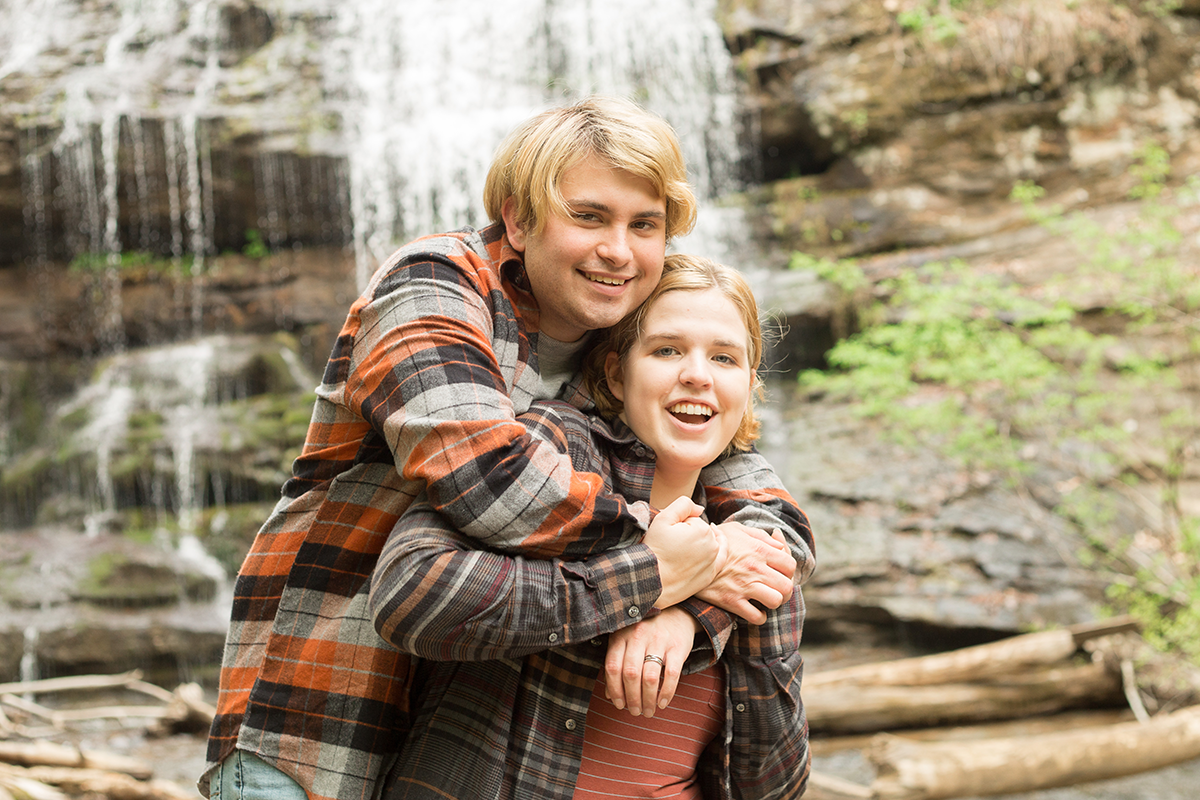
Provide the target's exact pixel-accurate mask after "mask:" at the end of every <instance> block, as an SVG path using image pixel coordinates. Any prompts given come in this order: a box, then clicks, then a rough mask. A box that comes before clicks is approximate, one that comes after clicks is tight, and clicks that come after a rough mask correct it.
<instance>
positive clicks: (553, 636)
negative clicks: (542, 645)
mask: <svg viewBox="0 0 1200 800" xmlns="http://www.w3.org/2000/svg"><path fill="white" fill-rule="evenodd" d="M546 638H547V639H549V640H550V644H554V643H555V642H557V641H558V634H557V633H552V634H550V635H549V636H547V637H546Z"/></svg>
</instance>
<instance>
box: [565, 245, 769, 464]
mask: <svg viewBox="0 0 1200 800" xmlns="http://www.w3.org/2000/svg"><path fill="white" fill-rule="evenodd" d="M706 289H717V290H718V291H720V292H721V294H723V295H725V296H726V297H727V298H729V300H730V302H732V303H733V305H734V306H735V307H736V308H737V310H738V313H739V314H740V316H741V318H742V322H743V323H744V324H745V326H746V334H747V339H748V341H747V343H746V348H747V350H746V355H747V357H748V363H749V365H750V374H751V376H752V380H753V384H752V386H751V389H752V391H751V393H750V402H749V403H748V404H747V405H746V413H745V414H744V415H743V416H742V422H741V424H740V425H739V426H738V429H737V432H736V433H735V434H734V436H733V440H732V441H731V442H730V443H729V447H727V448H726V450H725V452H726V453H730V452H733V451H735V450H742V451H744V450H749V449H750V446H751V445H752V444H753V443H754V442H755V440H757V439H758V436H759V432H760V430H761V428H762V423H761V422H760V421H759V419H758V412H757V410H756V409H755V402H754V401H755V397H756V396H757V397H759V398H761V397H762V395H763V388H762V381H761V380H760V379H759V377H758V368H759V366H760V364H761V363H762V357H763V331H762V322H761V320H760V319H759V317H758V302H757V301H756V300H755V299H754V291H753V290H752V289H751V288H750V284H749V283H747V282H746V279H745V278H744V277H743V276H742V274H741V273H740V272H738V271H737V270H735V269H734V268H733V267H727V266H725V265H724V264H718V263H717V262H715V261H712V260H710V259H707V258H701V257H699V256H691V255H683V254H679V253H673V254H671V255H669V256H667V258H666V262H665V264H664V265H663V274H662V279H661V280H659V282H658V285H657V286H655V287H654V291H652V292H651V293H650V296H649V297H647V298H646V300H645V302H644V303H642V304H641V305H640V306H638V307H637V308H636V309H635V310H633V311H631V312H630V313H629V314H626V315H625V317H624V318H622V319H621V321H620V322H618V323H617V324H615V325H613V326H612V327H611V328H609V329H608V330H606V331H602V332H600V334H599V338H598V339H597V341H596V343H595V344H594V345H593V346H592V348H591V350H589V351H588V354H587V357H586V358H585V359H584V363H583V380H584V385H585V386H586V387H587V390H588V392H590V393H591V395H592V399H593V401H595V403H596V408H597V409H598V410H599V411H600V413H601V414H603V415H604V416H608V417H615V416H617V415H618V414H620V413H621V411H622V410H623V409H624V404H623V403H622V402H621V401H620V400H618V399H617V398H616V397H615V396H614V395H613V393H612V390H611V389H609V386H608V379H607V377H606V375H605V363H606V362H607V360H608V354H609V353H616V354H617V358H618V359H620V363H621V364H622V367H623V365H624V364H625V359H626V358H627V357H628V355H629V352H630V351H631V350H632V349H633V346H634V345H635V344H637V341H638V339H639V338H640V337H641V335H642V324H643V322H644V321H645V319H646V315H647V314H648V313H650V309H651V308H653V307H654V304H655V303H656V302H657V301H658V299H659V298H661V297H662V296H663V295H665V294H666V293H667V292H702V291H704V290H706Z"/></svg>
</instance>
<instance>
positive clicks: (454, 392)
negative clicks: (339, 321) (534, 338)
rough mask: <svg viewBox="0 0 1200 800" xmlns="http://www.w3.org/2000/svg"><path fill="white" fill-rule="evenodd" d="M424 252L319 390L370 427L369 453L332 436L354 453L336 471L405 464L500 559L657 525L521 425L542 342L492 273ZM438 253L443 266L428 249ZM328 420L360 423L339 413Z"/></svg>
mask: <svg viewBox="0 0 1200 800" xmlns="http://www.w3.org/2000/svg"><path fill="white" fill-rule="evenodd" d="M495 246H496V245H495V243H493V247H495ZM417 247H418V250H417V251H415V252H411V253H410V255H409V256H408V257H406V256H405V255H404V252H403V251H402V252H401V253H400V254H398V255H397V256H395V257H394V258H395V261H394V263H393V265H392V266H391V267H389V268H386V269H384V270H383V271H382V272H381V273H380V275H379V276H378V277H377V279H376V280H375V281H374V283H373V284H372V288H371V290H370V292H369V293H368V294H367V295H366V296H365V297H364V298H363V299H361V300H360V301H359V302H358V303H356V304H355V306H354V308H352V310H351V318H350V320H349V321H348V323H347V325H346V327H345V328H344V329H343V332H342V335H341V336H340V337H339V339H338V342H337V345H336V347H335V352H334V354H333V357H332V358H331V360H330V366H329V369H328V370H327V372H326V376H325V380H324V382H323V385H322V387H321V391H320V392H319V394H320V395H321V397H322V398H323V399H325V400H327V401H329V403H331V404H332V406H333V407H335V408H344V409H347V410H348V411H349V412H350V413H349V414H348V415H347V416H348V417H349V418H350V419H351V420H354V419H359V420H362V423H363V427H364V428H365V429H366V430H365V431H364V432H363V433H361V434H360V435H358V436H357V439H358V441H357V443H356V442H355V437H354V436H353V434H352V435H340V434H341V432H340V431H333V430H330V431H329V432H328V433H327V434H326V435H325V437H324V438H326V439H328V440H330V441H333V442H339V441H345V442H347V443H346V444H342V445H340V446H339V450H343V451H345V452H344V453H342V452H338V453H331V454H330V455H328V456H326V462H327V461H328V460H329V459H330V458H338V457H341V458H352V459H356V460H357V459H363V458H370V459H376V460H378V459H382V458H388V459H390V460H393V461H394V463H395V466H396V469H397V470H398V471H399V472H400V473H401V474H402V475H403V477H404V478H406V479H408V480H411V481H415V482H418V483H419V484H420V485H422V486H424V487H425V490H426V492H427V495H428V498H429V502H430V503H431V505H432V506H433V507H434V508H435V509H437V510H438V511H439V512H441V513H442V514H444V515H446V518H447V519H448V520H449V522H450V524H451V525H452V526H453V527H454V528H455V529H457V530H459V531H461V532H462V533H464V534H466V535H468V536H470V537H471V538H473V539H475V540H477V541H479V542H481V543H482V544H484V545H486V546H488V547H491V548H493V549H498V550H504V551H508V552H518V551H519V552H522V553H524V554H526V555H531V556H547V557H550V556H557V555H562V554H564V553H566V552H568V548H569V547H570V546H572V545H579V543H580V542H582V541H585V540H586V541H595V542H600V543H603V542H611V541H617V540H620V539H621V538H622V537H623V536H626V535H628V534H629V533H630V532H631V531H635V530H637V529H639V528H640V529H645V527H646V526H647V525H648V523H649V518H650V513H649V508H648V506H646V505H645V504H644V503H639V504H634V505H632V506H631V505H630V504H627V503H626V502H625V501H624V500H622V499H621V498H620V497H618V496H615V495H612V494H610V493H608V492H606V491H605V489H604V485H603V482H602V481H601V480H600V478H599V477H598V476H596V475H594V474H587V473H580V472H576V471H574V470H573V469H572V468H571V462H570V459H569V458H568V457H567V456H566V455H564V454H563V453H560V452H559V451H557V450H556V449H555V448H552V447H548V446H546V445H545V444H543V443H540V442H538V441H537V440H535V439H533V438H531V437H530V436H529V435H528V434H527V433H526V431H525V429H524V428H523V427H522V426H521V425H520V424H519V423H518V422H517V420H516V418H515V413H514V403H513V401H512V399H511V395H512V394H513V392H514V386H515V385H516V384H517V383H518V382H519V380H520V376H521V374H522V373H524V372H528V370H529V369H530V366H529V365H528V364H527V363H525V362H526V361H527V360H529V359H530V355H529V353H528V351H529V346H530V345H529V342H528V341H526V340H525V339H524V338H523V335H522V334H521V329H520V326H519V324H518V322H517V320H516V318H515V312H514V310H513V308H512V306H511V305H510V304H509V296H508V295H507V294H505V293H504V291H503V287H502V286H501V285H500V283H499V281H498V278H496V276H495V274H494V272H493V271H492V265H490V264H487V263H485V262H484V261H483V260H482V259H481V258H480V256H479V255H478V254H477V253H474V252H471V251H469V250H468V249H467V248H465V247H462V246H461V245H458V244H457V240H454V239H451V238H446V239H434V240H423V242H419V243H418V245H417ZM438 247H441V248H442V249H444V250H445V251H446V252H445V254H444V255H443V256H439V255H438V254H437V253H431V252H429V251H430V250H434V249H436V248H438ZM328 424H329V426H330V428H333V427H335V426H339V425H342V426H343V428H345V427H348V426H345V425H344V424H343V423H342V420H341V419H339V417H338V415H336V414H330V415H329V417H328ZM318 433H319V434H320V430H319V429H318ZM310 438H311V437H310ZM320 438H322V437H321V436H320V435H319V436H318V439H317V441H316V442H315V443H314V444H313V447H314V448H320V445H321V441H320ZM347 440H348V441H347ZM306 450H308V447H306ZM303 461H304V458H303V456H302V459H301V462H298V463H300V466H301V468H303V463H302V462H303ZM317 463H318V464H319V463H320V461H319V460H318V462H317ZM304 477H306V476H301V480H303V478H304ZM320 477H321V476H320V475H314V476H311V478H312V479H314V480H319V479H320ZM300 488H303V487H302V486H301V487H300ZM585 531H586V532H587V534H586V537H585ZM598 549H603V545H602V544H601V545H600V546H599V547H598ZM578 554H579V553H578V552H576V553H575V555H578Z"/></svg>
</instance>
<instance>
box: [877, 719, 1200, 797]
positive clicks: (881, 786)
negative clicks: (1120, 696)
mask: <svg viewBox="0 0 1200 800" xmlns="http://www.w3.org/2000/svg"><path fill="white" fill-rule="evenodd" d="M867 755H868V758H869V759H870V760H871V762H872V763H873V764H874V765H875V767H876V770H877V774H878V777H877V778H876V780H875V781H874V782H873V783H872V784H871V790H872V791H873V792H874V797H875V798H878V800H946V799H947V798H954V797H976V796H994V795H1001V794H1013V793H1019V792H1031V791H1038V790H1042V789H1052V788H1056V787H1060V786H1071V785H1075V784H1078V783H1085V782H1088V781H1096V780H1105V779H1109V778H1117V777H1121V776H1124V775H1133V774H1137V773H1141V772H1148V771H1150V770H1155V769H1161V768H1163V767H1167V766H1170V765H1172V764H1178V763H1180V762H1183V761H1187V760H1190V759H1193V758H1197V757H1200V707H1192V708H1188V709H1185V710H1183V711H1177V712H1175V713H1173V714H1164V715H1161V716H1158V717H1155V718H1153V719H1152V720H1150V721H1149V722H1145V723H1141V722H1125V723H1119V724H1116V725H1108V726H1103V727H1099V728H1093V729H1086V730H1078V731H1070V732H1063V733H1050V734H1043V735H1039V736H1028V737H1020V738H1008V739H992V740H989V741H974V742H969V743H936V744H925V743H917V742H912V741H906V740H905V739H904V738H903V737H900V736H894V735H890V734H880V735H879V736H878V737H876V741H875V742H874V743H873V745H872V746H871V747H870V748H869V750H868V754H867Z"/></svg>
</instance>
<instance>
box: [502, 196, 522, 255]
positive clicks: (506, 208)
mask: <svg viewBox="0 0 1200 800" xmlns="http://www.w3.org/2000/svg"><path fill="white" fill-rule="evenodd" d="M500 216H501V217H502V218H503V219H504V232H505V233H506V234H507V235H508V243H509V244H511V245H512V248H513V250H516V251H517V252H518V253H524V252H525V230H524V229H523V228H522V227H521V226H520V225H519V224H518V223H517V201H516V200H514V199H513V198H512V197H511V196H510V197H509V198H508V199H507V200H505V201H504V203H503V204H502V205H501V206H500Z"/></svg>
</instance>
